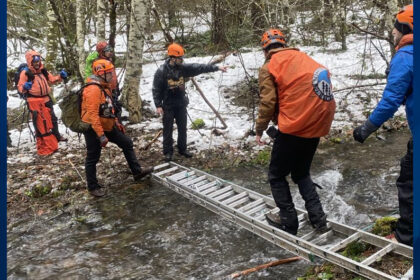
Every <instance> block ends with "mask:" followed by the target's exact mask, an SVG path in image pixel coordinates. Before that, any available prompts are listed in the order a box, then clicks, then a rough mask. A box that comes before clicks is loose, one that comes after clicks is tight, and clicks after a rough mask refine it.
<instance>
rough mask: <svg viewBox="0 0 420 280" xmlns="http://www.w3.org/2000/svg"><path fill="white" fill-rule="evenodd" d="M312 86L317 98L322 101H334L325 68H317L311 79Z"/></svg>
mask: <svg viewBox="0 0 420 280" xmlns="http://www.w3.org/2000/svg"><path fill="white" fill-rule="evenodd" d="M312 85H313V87H314V91H315V93H316V95H318V97H319V98H321V99H322V100H324V101H331V100H333V99H334V96H333V94H332V86H331V80H330V78H329V76H328V70H327V69H325V68H318V69H316V70H315V72H314V76H313V78H312Z"/></svg>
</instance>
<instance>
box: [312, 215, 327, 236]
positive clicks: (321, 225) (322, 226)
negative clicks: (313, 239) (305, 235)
mask: <svg viewBox="0 0 420 280" xmlns="http://www.w3.org/2000/svg"><path fill="white" fill-rule="evenodd" d="M312 227H313V228H314V229H315V230H316V231H317V232H319V233H324V232H326V231H327V230H328V227H327V215H324V216H322V217H321V219H320V221H319V222H318V223H315V224H312Z"/></svg>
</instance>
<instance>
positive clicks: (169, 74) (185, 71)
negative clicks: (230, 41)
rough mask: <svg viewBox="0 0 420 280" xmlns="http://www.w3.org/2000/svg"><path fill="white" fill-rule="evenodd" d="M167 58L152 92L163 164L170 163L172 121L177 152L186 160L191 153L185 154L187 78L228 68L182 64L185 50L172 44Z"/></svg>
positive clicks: (155, 79) (157, 72) (171, 153)
mask: <svg viewBox="0 0 420 280" xmlns="http://www.w3.org/2000/svg"><path fill="white" fill-rule="evenodd" d="M168 56H169V58H168V59H167V60H166V61H165V63H164V64H163V65H161V66H160V67H159V68H158V70H157V71H156V73H155V76H154V79H153V88H152V91H153V99H154V102H155V106H156V111H157V113H158V114H160V115H162V114H163V154H164V157H165V160H166V161H171V160H172V155H173V139H172V130H173V125H174V119H175V121H176V125H177V127H178V142H177V145H178V152H179V154H181V155H183V156H185V157H187V158H190V157H192V154H191V153H189V152H188V151H187V105H188V97H187V96H186V94H185V82H186V78H188V77H193V76H197V75H199V74H201V73H208V72H214V71H217V70H220V71H223V72H226V69H227V67H226V66H216V65H211V64H197V63H192V64H184V63H183V61H184V59H183V56H184V49H183V48H182V46H180V45H178V44H175V43H173V44H171V45H169V47H168Z"/></svg>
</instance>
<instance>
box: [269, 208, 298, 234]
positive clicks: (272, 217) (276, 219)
mask: <svg viewBox="0 0 420 280" xmlns="http://www.w3.org/2000/svg"><path fill="white" fill-rule="evenodd" d="M265 217H266V218H267V222H268V223H269V224H270V225H272V226H273V227H276V228H279V229H281V230H284V231H285V232H288V233H290V234H293V235H296V234H297V230H291V229H289V228H288V227H287V226H286V225H284V224H282V222H281V217H280V215H279V214H273V213H271V212H268V213H267V214H265Z"/></svg>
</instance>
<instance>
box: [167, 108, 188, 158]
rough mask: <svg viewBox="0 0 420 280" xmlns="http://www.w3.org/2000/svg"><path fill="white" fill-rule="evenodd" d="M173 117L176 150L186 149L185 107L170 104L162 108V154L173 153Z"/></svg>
mask: <svg viewBox="0 0 420 280" xmlns="http://www.w3.org/2000/svg"><path fill="white" fill-rule="evenodd" d="M174 119H175V121H176V125H177V127H178V141H177V146H178V151H179V152H180V153H183V152H185V151H186V150H187V107H185V106H171V107H167V108H166V107H164V108H163V154H165V155H166V154H173V152H174V148H173V143H174V140H173V138H172V130H173V127H174Z"/></svg>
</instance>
